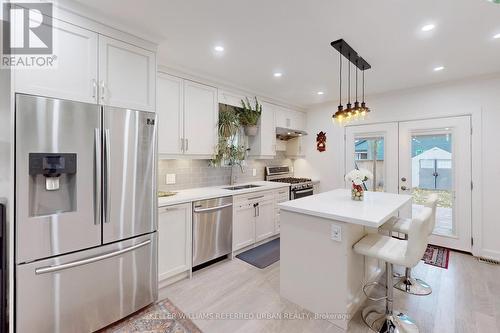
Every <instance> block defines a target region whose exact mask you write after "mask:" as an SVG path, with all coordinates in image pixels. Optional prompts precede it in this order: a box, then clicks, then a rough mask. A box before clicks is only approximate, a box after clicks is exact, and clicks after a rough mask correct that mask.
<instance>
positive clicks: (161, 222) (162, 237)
mask: <svg viewBox="0 0 500 333" xmlns="http://www.w3.org/2000/svg"><path fill="white" fill-rule="evenodd" d="M191 251H192V204H191V203H187V204H181V205H175V206H168V207H161V208H160V209H159V212H158V280H159V281H160V282H162V281H165V280H167V279H169V278H172V277H174V276H176V275H178V274H180V273H183V272H188V271H189V270H190V269H191Z"/></svg>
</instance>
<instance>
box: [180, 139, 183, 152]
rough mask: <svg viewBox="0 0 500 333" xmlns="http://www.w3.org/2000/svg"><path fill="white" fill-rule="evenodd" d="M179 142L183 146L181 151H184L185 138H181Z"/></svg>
mask: <svg viewBox="0 0 500 333" xmlns="http://www.w3.org/2000/svg"><path fill="white" fill-rule="evenodd" d="M179 144H180V146H181V152H184V139H183V138H180V139H179Z"/></svg>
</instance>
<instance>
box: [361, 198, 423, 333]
mask: <svg viewBox="0 0 500 333" xmlns="http://www.w3.org/2000/svg"><path fill="white" fill-rule="evenodd" d="M431 214H432V209H431V208H428V207H425V208H424V209H423V210H422V211H421V212H420V213H419V214H418V216H417V217H415V218H414V219H413V221H412V223H411V224H410V228H409V230H408V240H402V239H396V238H393V237H389V236H384V235H380V234H368V235H366V236H365V237H363V238H362V239H361V240H360V241H359V242H357V243H356V244H354V251H355V252H357V253H359V254H362V255H364V256H367V257H372V258H376V259H380V260H383V261H385V265H386V276H387V277H386V281H387V282H386V286H385V292H386V294H385V296H384V297H381V298H371V297H370V296H368V294H367V291H366V290H367V288H368V287H370V286H372V285H375V284H378V283H377V282H372V283H368V284H366V285H365V286H364V287H363V291H364V292H365V294H367V296H368V298H369V299H371V300H374V301H379V300H385V301H386V304H385V307H381V306H369V307H366V308H364V309H363V310H362V313H361V317H362V318H363V321H364V322H365V323H366V325H368V326H369V327H370V328H371V329H372V330H374V331H375V332H380V333H386V332H387V333H388V332H391V333H402V332H405V333H410V332H411V333H414V332H415V333H416V332H419V330H418V327H417V325H416V324H415V322H414V321H413V320H412V319H411V318H410V317H408V316H407V315H405V314H403V313H401V312H397V311H396V312H394V310H393V301H394V289H393V287H392V285H393V277H392V271H393V265H400V266H404V267H415V266H416V265H417V264H418V263H419V262H420V259H422V256H423V255H424V253H425V249H426V248H427V238H428V232H427V223H429V219H430V218H431ZM394 313H396V315H394Z"/></svg>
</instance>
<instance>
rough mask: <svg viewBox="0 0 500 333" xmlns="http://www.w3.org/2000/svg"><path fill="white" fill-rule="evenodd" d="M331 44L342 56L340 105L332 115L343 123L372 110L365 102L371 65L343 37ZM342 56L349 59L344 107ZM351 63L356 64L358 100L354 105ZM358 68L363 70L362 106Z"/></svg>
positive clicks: (340, 66)
mask: <svg viewBox="0 0 500 333" xmlns="http://www.w3.org/2000/svg"><path fill="white" fill-rule="evenodd" d="M331 46H332V47H333V48H334V49H336V50H337V51H338V52H339V57H340V65H339V87H340V93H339V106H338V108H337V112H335V114H334V115H333V116H332V118H333V119H334V120H336V121H337V122H339V123H343V122H344V121H350V120H354V119H357V118H358V117H359V116H364V115H366V113H368V112H370V109H369V108H368V107H367V106H366V103H365V71H366V70H368V69H370V68H371V66H370V64H368V63H367V62H366V60H364V59H363V58H361V57H360V56H359V55H358V53H357V52H356V51H354V50H353V48H352V47H350V46H349V44H347V43H346V42H345V41H344V40H343V39H339V40H337V41H334V42H332V43H331ZM342 57H345V58H347V60H349V64H348V66H349V67H348V77H347V83H348V88H347V105H346V108H345V109H344V106H343V105H342ZM351 63H352V64H354V65H355V66H356V101H355V102H354V107H352V104H351ZM358 70H361V71H362V75H363V98H362V102H361V106H360V104H359V100H358Z"/></svg>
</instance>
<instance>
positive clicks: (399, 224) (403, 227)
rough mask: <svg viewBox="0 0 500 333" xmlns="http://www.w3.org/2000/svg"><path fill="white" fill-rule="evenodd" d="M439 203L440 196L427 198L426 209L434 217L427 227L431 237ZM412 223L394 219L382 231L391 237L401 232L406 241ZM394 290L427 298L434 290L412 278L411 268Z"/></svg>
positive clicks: (407, 269) (381, 228) (407, 268)
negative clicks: (393, 233)
mask: <svg viewBox="0 0 500 333" xmlns="http://www.w3.org/2000/svg"><path fill="white" fill-rule="evenodd" d="M437 202H438V195H437V194H435V193H434V194H431V195H430V196H429V197H428V198H427V201H426V203H425V204H424V206H425V207H429V208H431V209H432V215H431V218H430V219H429V222H428V225H427V227H426V228H427V232H428V235H429V236H430V235H431V234H432V232H433V231H434V227H435V225H436V208H437ZM411 221H412V220H411V219H402V218H396V217H394V218H392V219H391V220H389V221H388V222H387V223H385V224H384V225H383V226H381V227H380V230H381V231H385V232H388V233H389V235H391V233H392V232H399V233H401V234H405V239H408V232H409V230H410V225H411ZM394 288H396V289H398V290H401V291H404V292H405V293H408V294H412V295H417V296H426V295H430V294H431V293H432V288H431V286H430V285H429V284H428V283H427V282H425V281H423V280H421V279H418V278H413V277H412V276H411V268H409V267H406V269H405V275H404V276H401V277H400V278H399V280H398V281H397V282H396V284H395V285H394Z"/></svg>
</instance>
